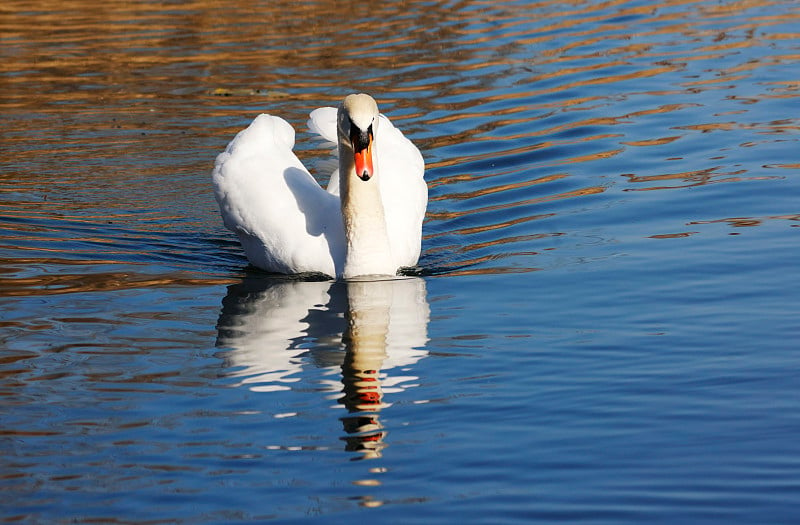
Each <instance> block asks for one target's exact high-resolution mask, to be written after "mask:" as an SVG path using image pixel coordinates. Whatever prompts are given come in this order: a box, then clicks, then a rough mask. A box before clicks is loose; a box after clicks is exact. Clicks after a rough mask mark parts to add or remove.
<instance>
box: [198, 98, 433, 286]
mask: <svg viewBox="0 0 800 525" xmlns="http://www.w3.org/2000/svg"><path fill="white" fill-rule="evenodd" d="M310 117H311V118H310V120H309V122H308V124H309V127H310V129H311V130H312V131H315V132H317V133H319V134H320V135H321V136H322V137H323V138H325V139H327V140H329V141H331V142H336V143H338V148H337V151H338V155H339V159H338V165H339V169H338V170H336V171H334V172H333V173H332V174H331V180H330V184H329V185H328V189H327V191H326V190H324V189H323V188H322V187H321V186H320V185H319V184H318V183H317V181H316V180H315V179H314V178H313V177H312V176H311V174H310V173H309V172H308V170H307V169H306V168H305V167H303V165H302V163H301V162H300V160H298V158H297V156H295V154H294V153H293V152H292V147H293V146H294V129H292V127H291V126H290V125H289V124H288V123H287V122H286V121H285V120H283V119H281V118H279V117H274V116H270V115H259V116H258V117H257V118H256V119H255V120H254V121H253V122H252V123H251V124H250V126H249V127H248V128H247V129H245V130H243V131H241V132H240V133H239V134H238V135H236V137H235V138H234V139H233V140H232V141H231V143H230V144H228V147H227V148H226V149H225V151H224V152H223V153H221V154H220V155H219V156H218V157H217V161H216V164H215V167H214V173H213V182H214V190H215V196H216V198H217V203H218V204H219V208H220V212H221V214H222V218H223V221H224V222H225V226H226V227H227V228H228V229H230V230H232V231H233V232H235V233H236V234H237V235H238V237H239V240H240V241H241V243H242V247H243V248H244V251H245V254H246V255H247V258H248V259H249V260H250V262H251V263H252V264H253V265H254V266H257V267H259V268H261V269H263V270H266V271H270V272H278V273H285V274H296V273H309V272H313V273H323V274H326V275H330V276H335V277H344V278H350V277H356V276H362V275H395V274H396V273H397V270H398V269H399V268H402V267H406V266H414V265H415V264H416V263H417V260H418V259H419V253H420V243H421V235H422V220H423V218H424V215H425V207H426V205H427V201H428V189H427V186H426V184H425V181H424V179H423V174H424V171H425V164H424V161H423V160H422V155H420V153H419V150H418V149H417V148H416V147H415V146H414V145H413V144H412V143H411V141H409V140H408V139H407V138H405V137H404V136H403V134H402V133H401V132H400V131H399V130H398V129H397V128H395V127H394V126H393V125H392V123H391V122H390V121H389V119H387V118H386V117H385V116H383V115H380V114H379V113H378V107H377V105H376V104H375V101H374V100H373V99H372V97H370V96H368V95H350V96H348V97H347V98H345V100H344V102H343V103H342V105H341V106H340V107H339V109H338V111H337V109H335V108H320V109H317V110H315V111H313V112H312V113H311V116H310Z"/></svg>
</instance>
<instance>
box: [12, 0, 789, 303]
mask: <svg viewBox="0 0 800 525" xmlns="http://www.w3.org/2000/svg"><path fill="white" fill-rule="evenodd" d="M771 5H772V4H771V3H770V2H767V1H765V0H750V1H739V2H719V3H708V2H704V1H701V0H682V1H679V2H671V1H670V2H666V1H662V2H656V3H649V4H646V5H639V4H630V2H628V1H626V0H614V1H611V2H601V3H594V2H578V3H573V4H568V5H564V4H563V3H560V2H555V1H542V2H538V3H535V4H527V3H517V4H498V3H496V2H487V1H472V2H470V1H466V2H459V3H457V4H454V5H451V4H437V3H434V4H430V3H424V2H403V3H391V2H389V3H377V4H369V5H367V4H365V3H363V2H356V1H348V2H328V1H320V2H289V1H278V2H269V3H265V4H253V3H245V2H228V3H225V4H220V3H218V2H213V1H210V0H194V1H189V2H182V3H180V4H177V5H159V6H156V5H153V4H149V3H125V4H119V3H110V4H108V3H107V4H102V5H98V4H96V3H92V2H88V1H86V0H68V1H65V2H54V1H45V2H39V3H38V4H36V6H35V8H31V6H30V4H29V3H28V2H24V1H21V0H12V1H10V2H5V3H4V4H3V6H2V7H0V29H2V35H3V37H2V38H3V47H2V58H3V60H0V89H2V92H3V96H2V97H0V111H2V114H3V126H4V132H3V134H2V135H0V149H2V150H3V151H13V152H14V155H13V157H11V158H6V159H3V160H0V162H2V165H0V167H1V168H2V171H1V172H0V177H1V178H2V180H3V185H2V188H0V199H2V201H3V202H0V208H2V211H3V214H4V216H5V217H7V218H9V219H8V220H9V221H11V222H10V223H6V222H4V219H0V226H3V227H4V229H5V230H6V231H10V232H15V231H18V232H25V233H24V235H26V236H29V240H30V241H31V244H32V245H33V247H27V245H24V246H21V247H19V248H17V247H15V246H14V242H13V240H12V239H11V237H13V234H9V235H3V236H2V240H0V243H2V246H0V248H1V249H3V250H4V251H7V252H8V253H9V254H13V253H14V252H16V250H17V249H19V250H22V251H23V252H25V251H30V250H34V251H36V250H41V251H43V252H48V251H50V252H59V251H66V250H67V248H66V247H67V246H68V244H69V243H70V242H72V241H87V242H89V243H94V244H96V245H97V248H96V250H97V253H96V254H94V255H93V254H91V253H85V254H84V255H86V256H87V257H88V258H89V259H90V260H108V259H109V257H106V256H105V255H106V254H107V250H111V251H113V250H114V249H115V248H114V246H113V245H114V244H115V237H114V236H115V235H117V234H121V235H122V232H119V231H112V232H105V233H104V234H102V235H91V234H89V233H86V234H85V235H84V234H66V235H64V239H62V240H61V241H57V240H55V239H54V237H55V235H51V236H50V238H49V240H46V241H42V239H41V237H38V236H39V235H41V231H42V230H41V228H42V226H41V225H38V224H37V221H39V220H40V219H41V218H43V217H46V218H49V219H51V220H52V222H50V223H49V224H48V225H47V226H46V227H45V228H44V229H45V230H48V231H50V232H51V233H52V232H56V231H57V230H58V229H59V227H64V228H65V229H68V228H71V225H72V224H74V223H75V222H83V223H85V224H86V226H87V227H89V228H92V227H94V228H95V229H97V230H99V231H102V230H103V229H104V227H105V226H104V225H105V224H107V222H108V221H113V222H120V223H121V224H123V225H124V226H125V227H126V228H127V229H128V233H125V234H124V235H130V231H136V230H139V229H141V228H143V227H144V228H145V229H146V230H147V231H148V232H152V231H153V230H156V229H158V230H161V231H163V232H165V233H166V234H167V237H158V238H155V240H153V239H154V237H153V236H150V235H149V234H148V236H146V239H145V242H155V243H162V242H163V243H169V242H170V240H169V237H168V234H169V233H170V231H171V228H172V227H174V225H175V224H179V223H181V222H184V223H185V229H187V230H189V231H212V232H213V234H214V235H225V234H223V233H221V228H220V225H219V220H218V218H217V217H216V209H215V206H214V204H213V200H212V199H211V198H210V192H209V191H208V185H207V179H206V177H207V172H208V170H209V169H210V165H211V163H212V161H213V158H214V156H215V155H216V153H218V152H219V151H220V150H221V148H222V147H224V144H225V143H226V142H227V141H228V140H229V139H230V137H231V136H232V135H233V133H235V132H236V131H238V130H239V129H241V127H242V125H243V124H244V123H245V122H246V121H247V120H248V119H249V118H252V116H254V115H255V114H256V113H257V112H260V111H271V112H275V113H279V114H281V116H284V117H286V118H288V119H289V120H290V122H292V123H293V124H294V125H295V126H296V127H297V128H301V127H302V123H303V122H304V120H305V115H306V114H307V112H308V111H309V110H310V109H312V108H313V107H316V106H319V105H325V104H334V103H336V101H338V99H339V98H340V97H341V96H342V95H343V94H344V93H346V92H349V91H352V90H357V89H358V90H361V89H363V90H367V91H371V92H372V93H373V94H374V95H376V97H378V99H379V100H380V102H381V104H382V108H383V109H384V111H385V112H387V113H388V114H389V115H390V116H391V117H392V118H393V119H394V120H395V122H396V124H398V125H399V126H400V127H401V128H402V129H404V130H406V132H407V134H408V135H409V136H411V138H413V139H414V140H415V141H416V142H417V143H418V144H419V146H420V147H421V149H422V151H423V152H424V155H425V157H426V161H427V163H428V164H427V166H428V181H429V183H430V187H431V206H429V215H428V220H427V223H426V229H425V234H426V237H425V241H426V242H427V243H428V245H427V246H426V247H425V248H426V249H428V250H430V253H432V254H436V253H438V254H440V255H441V256H436V257H434V258H433V260H432V263H431V264H434V265H435V266H436V269H435V272H434V273H437V272H439V271H441V272H450V271H456V269H458V271H459V272H463V271H468V272H470V273H493V272H504V271H516V270H514V268H516V269H518V270H519V271H529V270H533V269H536V268H537V267H538V264H537V263H536V262H535V261H536V258H535V256H534V255H533V254H535V253H537V252H540V251H541V250H543V249H545V247H542V246H536V245H535V244H536V243H535V242H534V241H535V240H537V239H546V238H552V237H554V236H560V235H562V234H563V233H564V229H563V228H556V227H554V226H553V225H551V224H550V223H549V222H548V221H549V219H551V218H553V217H558V216H559V213H560V209H561V208H558V207H557V205H556V203H559V202H562V203H563V202H574V203H575V206H583V204H582V203H583V201H584V200H586V199H591V198H598V197H599V196H601V195H602V194H607V193H609V192H613V191H616V190H617V189H621V190H622V191H628V190H636V191H638V190H663V189H677V188H686V187H695V186H703V185H707V184H711V183H719V182H743V181H752V180H765V176H764V175H752V174H749V173H747V171H746V169H745V168H740V169H733V168H732V167H731V166H728V165H726V163H725V162H724V160H723V159H724V157H725V154H719V152H717V153H718V155H717V158H714V157H712V156H709V158H707V159H703V160H704V162H703V163H702V165H698V163H697V162H693V163H692V165H691V166H686V165H685V164H681V165H680V166H679V167H678V168H677V169H669V168H668V167H666V166H662V167H661V168H659V169H657V170H654V169H653V168H652V166H648V167H647V170H646V171H643V172H641V173H640V172H633V173H631V171H634V170H632V169H631V168H630V166H628V168H627V169H625V168H618V167H617V165H618V163H620V162H621V161H620V158H628V159H629V158H630V155H631V153H632V150H633V151H635V152H637V153H635V154H636V155H639V157H640V158H641V157H644V156H645V155H646V154H649V155H652V156H657V155H659V154H660V152H661V151H664V152H665V153H664V158H663V161H664V162H676V161H680V160H682V159H683V158H684V157H683V155H681V154H679V152H680V148H681V145H682V143H683V140H682V139H684V138H686V137H690V136H695V135H696V134H704V133H708V134H720V133H727V132H735V131H747V132H751V133H752V134H763V135H778V134H792V133H796V132H797V131H798V130H799V129H800V124H799V123H798V120H797V119H796V118H794V117H790V118H786V119H780V120H775V119H771V120H767V121H763V122H752V119H751V121H746V119H745V118H744V117H745V116H746V115H747V112H748V111H749V110H748V109H747V107H748V106H756V107H757V106H758V104H759V103H760V102H764V101H768V100H781V101H786V103H789V102H791V101H794V100H796V98H797V96H798V92H800V84H798V82H797V81H795V80H792V79H779V78H768V79H765V80H764V81H763V82H760V83H759V84H758V85H759V88H760V91H758V92H750V93H746V94H739V93H736V92H734V91H731V88H733V87H735V86H737V85H738V84H739V83H742V82H744V81H746V80H748V79H749V78H751V77H753V76H755V75H757V74H759V73H760V72H762V71H763V70H765V68H769V67H776V66H785V65H786V64H791V63H795V62H798V61H800V54H799V53H797V52H793V51H792V50H791V49H790V46H787V45H786V43H787V42H792V41H794V40H797V39H798V37H800V32H795V31H792V30H789V29H786V28H788V27H791V26H790V25H788V24H790V23H791V21H792V20H796V21H800V13H798V11H797V10H796V9H794V10H789V11H788V12H787V10H775V11H774V14H770V10H769V9H770V6H771ZM754 12H755V13H757V15H753V13H754ZM751 49H759V50H760V51H759V53H758V54H754V53H752V52H751V51H750V50H751ZM769 49H772V50H773V51H769ZM761 50H765V51H763V52H761ZM748 53H749V54H748ZM738 55H742V58H741V59H737V58H735V57H737V56H738ZM731 57H734V58H731ZM698 71H699V72H700V74H698V73H697V72H698ZM663 79H669V80H663ZM715 91H720V92H728V91H730V93H729V94H727V95H719V99H723V100H725V101H727V102H730V103H737V104H741V105H742V107H741V108H736V109H731V108H730V107H728V108H726V109H725V110H721V111H717V112H716V113H715V114H714V115H710V114H709V112H707V111H705V110H706V109H707V108H706V106H705V105H706V103H707V101H706V100H705V99H698V98H696V97H698V96H699V95H702V94H704V93H708V92H715ZM643 98H644V99H646V102H643V103H638V104H636V105H634V106H633V107H632V108H631V107H629V106H628V105H626V104H625V102H627V101H630V100H633V99H643ZM721 114H727V115H730V119H726V120H725V121H720V119H719V118H718V116H719V115H721ZM654 118H660V119H663V120H662V121H661V122H666V123H668V124H662V125H660V126H654V127H653V129H652V130H646V131H643V130H642V129H640V128H639V129H636V130H635V131H633V132H632V131H631V128H630V126H631V125H634V124H637V123H640V122H647V119H654ZM306 138H307V135H306V134H305V133H303V132H301V133H299V134H298V147H299V149H301V150H304V153H308V154H318V153H319V152H320V150H318V149H314V147H315V146H309V145H308V144H307V143H306V141H305V139H306ZM750 145H756V144H755V143H752V144H742V145H741V146H740V147H747V146H750ZM165 146H166V147H165ZM648 152H649V153H648ZM712 153H713V152H712ZM609 160H615V161H616V162H617V164H609V163H608V161H609ZM628 164H634V163H633V162H630V161H628ZM487 166H489V167H488V168H487ZM608 166H613V167H610V168H609V167H608ZM770 167H777V168H782V169H783V170H792V169H796V164H795V163H791V162H774V163H771V164H770ZM587 172H588V173H592V174H594V173H600V174H602V175H603V176H604V177H605V178H604V180H603V181H599V180H598V179H597V178H596V177H595V178H587V176H586V173H587ZM622 181H624V182H622ZM499 212H504V213H506V214H507V215H506V216H505V217H503V218H499V217H498V216H497V214H498V213H499ZM143 215H147V217H146V219H147V220H146V221H143V218H144V217H143ZM61 221H65V222H61ZM525 224H528V225H529V228H532V229H533V231H530V230H529V231H520V230H519V229H518V228H520V227H521V225H525ZM644 234H645V235H646V234H647V232H644ZM485 235H492V238H486V237H485ZM450 236H452V237H450ZM444 237H448V239H450V240H447V241H445V240H442V242H443V243H444V245H437V244H436V243H437V242H439V239H444ZM453 237H456V238H459V239H460V241H459V242H451V240H452V238H453ZM37 239H38V240H39V241H42V242H33V241H36V240H37ZM47 243H50V244H51V245H50V247H44V246H42V245H43V244H47ZM104 244H105V245H106V246H103V245H104ZM448 247H451V248H452V249H449V251H448ZM456 247H457V248H456ZM213 249H215V247H212V246H209V245H208V244H206V245H205V246H203V247H202V248H200V250H213ZM498 250H499V251H498ZM188 251H191V249H189V250H188ZM122 252H123V253H122V255H120V254H119V253H117V255H118V257H117V258H115V260H117V261H118V262H119V258H120V257H121V258H123V259H124V258H125V257H128V254H127V253H126V252H125V249H123V250H122ZM131 253H134V254H135V250H131ZM135 255H136V257H138V254H135ZM26 257H28V254H27V253H26V254H23V255H20V257H19V259H20V260H22V259H25V258H26ZM136 257H129V259H135V258H136ZM11 258H14V257H11ZM502 259H506V260H509V261H511V260H513V261H514V262H513V263H512V264H510V265H508V266H497V264H495V263H494V262H493V261H499V260H502ZM468 267H469V268H468ZM112 273H114V272H112ZM63 279H64V282H70V281H71V280H74V279H72V278H69V277H63ZM179 280H180V279H179ZM188 280H189V281H191V280H192V278H191V277H190V278H189V279H188ZM106 281H107V282H115V281H120V280H119V279H114V278H112V277H108V279H106ZM123 281H124V279H123ZM135 281H136V279H130V280H128V281H127V282H129V283H133V282H135ZM154 281H158V279H155V280H154ZM19 284H20V286H22V288H24V289H27V290H31V289H33V288H32V287H31V285H30V284H29V283H27V282H25V283H23V282H22V281H20V283H19ZM8 286H11V284H10V282H9V284H8ZM92 286H96V285H92ZM41 289H45V287H42V288H41ZM54 289H59V286H56V287H55V288H54ZM61 289H70V290H73V289H74V290H77V291H79V290H82V289H83V288H82V285H81V286H77V285H74V283H73V284H70V285H67V286H64V287H62V288H61Z"/></svg>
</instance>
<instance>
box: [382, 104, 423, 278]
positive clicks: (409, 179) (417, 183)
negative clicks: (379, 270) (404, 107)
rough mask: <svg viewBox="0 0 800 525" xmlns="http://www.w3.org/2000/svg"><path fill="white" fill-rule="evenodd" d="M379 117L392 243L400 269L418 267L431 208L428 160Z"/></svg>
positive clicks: (384, 186)
mask: <svg viewBox="0 0 800 525" xmlns="http://www.w3.org/2000/svg"><path fill="white" fill-rule="evenodd" d="M379 118H380V122H379V123H378V127H377V130H376V131H375V141H376V148H375V155H376V157H377V163H378V177H379V180H380V185H381V198H382V200H383V208H384V213H385V215H386V228H387V230H388V234H389V243H390V244H391V247H392V254H393V256H394V258H395V261H396V262H397V264H398V266H414V265H415V264H417V260H418V259H419V252H420V245H421V242H422V221H423V219H424V218H425V208H426V207H427V205H428V186H427V184H425V179H424V175H425V161H424V160H423V159H422V154H421V153H420V152H419V150H418V149H417V147H416V146H414V144H413V143H412V142H411V141H410V140H408V139H407V138H406V137H405V136H404V135H403V133H402V132H401V131H400V130H399V129H397V128H395V127H394V125H393V124H392V123H391V122H390V121H389V119H388V118H386V117H385V116H384V115H380V117H379Z"/></svg>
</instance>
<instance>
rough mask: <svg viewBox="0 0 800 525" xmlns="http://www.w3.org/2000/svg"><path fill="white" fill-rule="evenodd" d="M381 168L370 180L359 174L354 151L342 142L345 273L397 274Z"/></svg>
mask: <svg viewBox="0 0 800 525" xmlns="http://www.w3.org/2000/svg"><path fill="white" fill-rule="evenodd" d="M379 176H380V173H378V172H377V171H376V172H375V174H374V175H373V176H372V177H371V178H370V179H369V180H367V181H363V180H361V179H359V178H358V176H357V175H356V169H355V165H354V162H353V151H352V149H351V148H350V147H348V146H347V145H345V144H342V143H340V144H339V195H341V199H342V219H343V221H344V233H345V238H346V240H347V253H346V255H345V263H344V275H343V277H345V278H349V277H356V276H359V275H394V274H395V273H396V272H397V268H396V267H395V266H394V265H393V263H392V251H391V247H390V245H389V236H388V234H387V233H386V216H385V214H384V210H383V202H382V201H381V192H380V188H379V186H378V177H379Z"/></svg>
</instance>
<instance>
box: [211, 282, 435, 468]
mask: <svg viewBox="0 0 800 525" xmlns="http://www.w3.org/2000/svg"><path fill="white" fill-rule="evenodd" d="M429 318H430V307H429V306H428V302H427V298H426V289H425V281H424V280H422V279H420V278H418V277H407V278H395V279H384V280H355V281H349V282H347V283H343V282H331V281H323V282H309V281H291V280H273V279H268V278H257V277H252V278H247V279H245V280H244V281H242V282H241V283H238V284H236V285H233V286H231V287H230V288H229V289H228V295H227V296H226V297H225V299H224V300H223V307H222V313H221V315H220V318H219V322H218V325H217V329H218V338H217V344H218V346H222V347H227V348H230V349H231V350H230V351H228V352H226V353H225V355H224V357H225V360H226V364H227V365H228V366H229V367H230V368H231V369H233V370H232V372H231V375H232V376H234V377H238V378H241V379H240V382H239V383H238V384H239V386H247V387H248V388H250V390H253V391H255V392H275V391H280V390H289V389H291V388H292V384H293V383H298V382H302V381H303V370H304V368H307V367H309V366H314V367H321V368H333V369H336V368H340V370H341V380H340V381H337V382H332V383H331V384H329V385H326V386H325V388H323V391H330V392H337V393H338V392H341V393H343V395H341V396H339V395H338V394H337V398H338V401H339V403H341V404H342V405H344V406H345V408H346V409H347V411H348V415H347V416H345V417H343V418H342V423H343V426H344V430H345V432H346V437H345V441H346V449H347V450H351V451H359V452H361V453H362V454H363V457H365V458H368V457H377V456H379V455H380V450H381V449H382V448H383V447H384V444H383V438H384V437H385V432H384V430H383V426H382V425H381V422H380V419H379V413H380V411H381V410H382V409H384V408H386V407H387V406H389V404H388V403H387V402H386V401H385V400H384V394H385V393H390V392H397V391H402V390H403V389H404V388H405V387H407V386H410V384H409V382H412V381H414V380H416V379H417V378H416V377H414V376H409V375H404V372H405V368H406V367H409V366H411V365H413V364H415V363H416V362H417V361H419V360H420V359H422V358H423V357H425V356H426V355H427V354H428V352H427V350H425V349H424V346H425V344H426V343H427V341H428V333H427V332H428V320H429Z"/></svg>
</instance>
